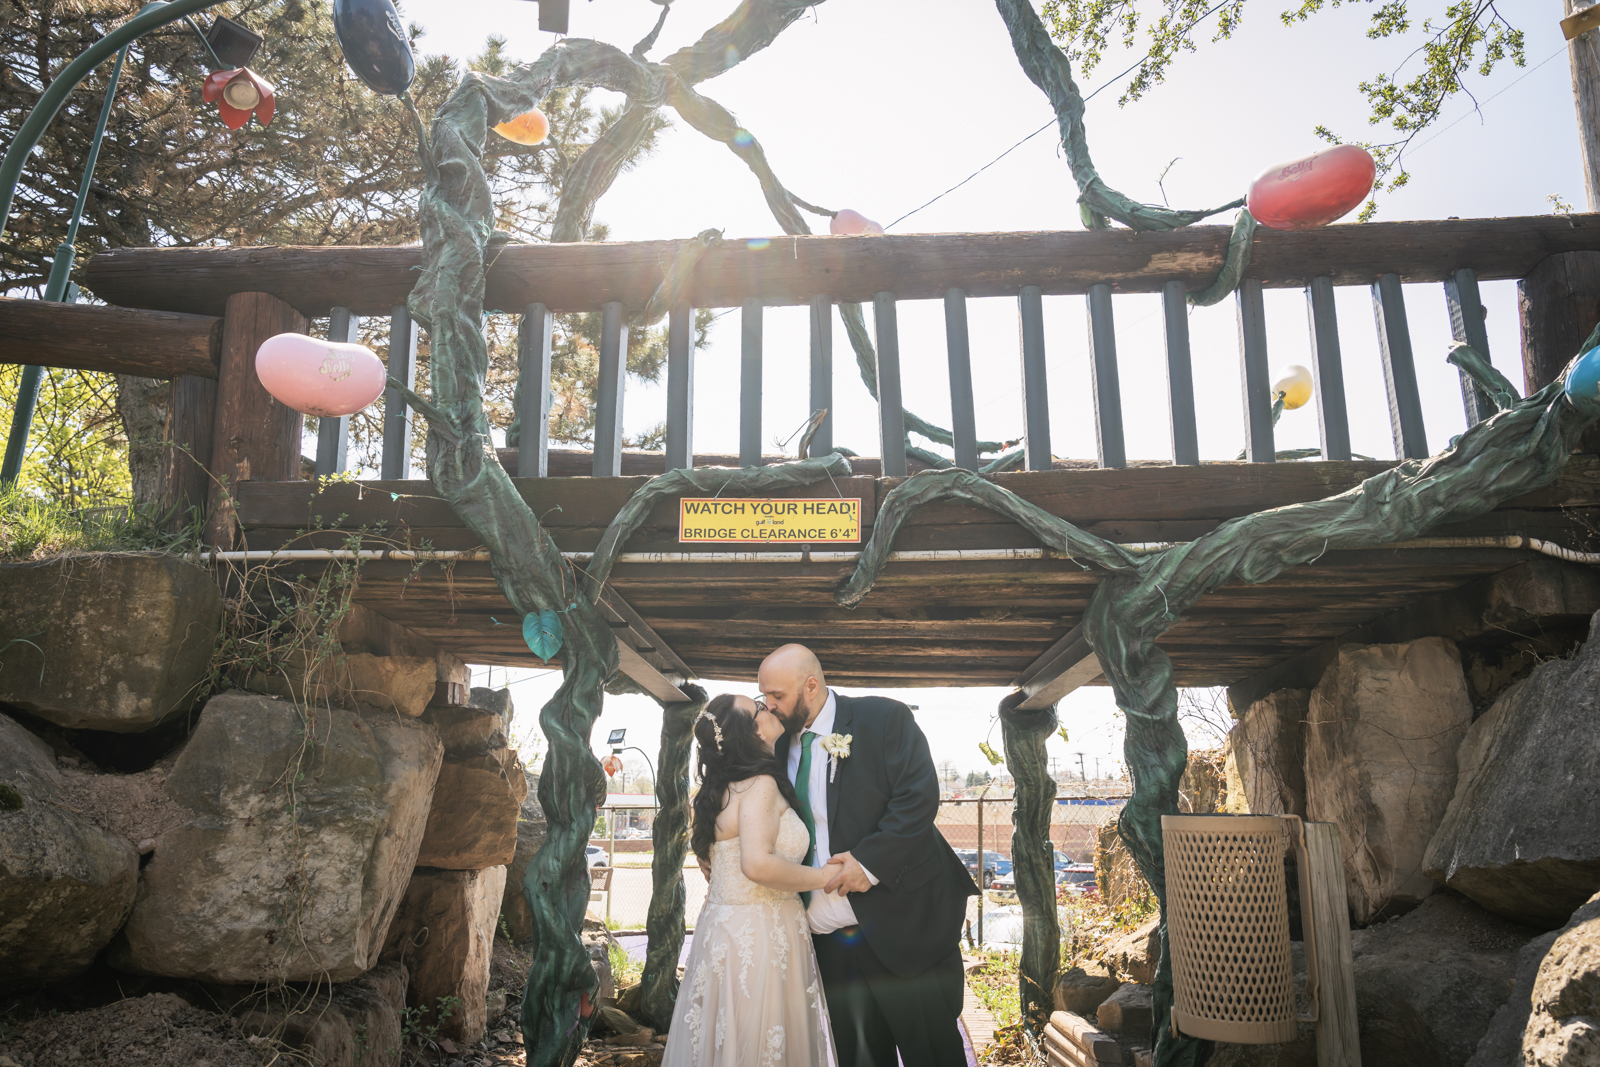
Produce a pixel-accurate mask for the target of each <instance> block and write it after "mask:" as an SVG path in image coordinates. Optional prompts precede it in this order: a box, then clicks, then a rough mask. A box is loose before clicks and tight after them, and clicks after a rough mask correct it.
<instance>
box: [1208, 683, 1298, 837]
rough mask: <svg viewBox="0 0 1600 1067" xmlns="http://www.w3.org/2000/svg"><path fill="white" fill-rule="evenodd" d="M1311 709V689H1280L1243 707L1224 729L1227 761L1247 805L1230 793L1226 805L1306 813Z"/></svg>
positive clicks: (1265, 811) (1255, 811) (1271, 812)
mask: <svg viewBox="0 0 1600 1067" xmlns="http://www.w3.org/2000/svg"><path fill="white" fill-rule="evenodd" d="M1310 714H1311V690H1309V689H1280V690H1278V691H1277V692H1276V693H1271V694H1269V695H1267V696H1264V697H1262V698H1261V699H1260V700H1258V701H1256V702H1255V703H1254V704H1251V705H1250V706H1249V707H1248V708H1246V709H1245V710H1244V713H1243V714H1242V715H1240V716H1239V719H1238V721H1237V722H1236V723H1235V724H1234V727H1233V729H1232V730H1231V731H1230V732H1229V734H1228V762H1229V766H1230V767H1231V768H1232V770H1231V771H1230V775H1232V776H1235V777H1237V779H1238V781H1239V786H1240V787H1241V788H1242V789H1243V790H1244V795H1245V799H1246V805H1245V806H1243V807H1242V808H1241V807H1239V806H1237V805H1234V804H1233V803H1232V799H1233V798H1231V797H1230V810H1234V811H1236V812H1238V813H1240V814H1243V813H1244V812H1246V811H1248V812H1249V813H1250V814H1253V815H1298V816H1300V817H1301V818H1305V814H1306V771H1305V759H1306V755H1305V723H1306V720H1307V719H1308V718H1309V717H1310Z"/></svg>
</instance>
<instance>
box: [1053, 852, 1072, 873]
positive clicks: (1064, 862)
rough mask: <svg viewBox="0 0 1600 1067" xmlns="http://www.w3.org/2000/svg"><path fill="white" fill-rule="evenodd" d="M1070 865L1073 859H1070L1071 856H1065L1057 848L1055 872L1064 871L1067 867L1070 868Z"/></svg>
mask: <svg viewBox="0 0 1600 1067" xmlns="http://www.w3.org/2000/svg"><path fill="white" fill-rule="evenodd" d="M1072 863H1073V859H1072V857H1071V856H1069V855H1067V854H1066V853H1065V852H1062V851H1061V850H1060V849H1059V848H1058V849H1056V871H1057V872H1060V871H1064V870H1066V869H1067V868H1068V867H1070V866H1072Z"/></svg>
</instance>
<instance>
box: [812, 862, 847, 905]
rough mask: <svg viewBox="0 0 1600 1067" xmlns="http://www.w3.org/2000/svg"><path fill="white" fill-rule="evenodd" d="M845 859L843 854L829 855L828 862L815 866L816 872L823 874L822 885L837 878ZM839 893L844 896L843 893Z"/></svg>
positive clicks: (842, 868)
mask: <svg viewBox="0 0 1600 1067" xmlns="http://www.w3.org/2000/svg"><path fill="white" fill-rule="evenodd" d="M845 859H846V856H845V855H838V856H829V857H828V862H827V863H824V864H823V865H822V866H821V867H818V868H817V873H818V874H820V875H822V876H823V879H824V881H823V886H824V887H825V886H826V885H827V884H828V883H829V882H832V881H833V880H834V879H835V878H837V877H838V875H839V873H840V872H841V871H843V870H844V861H845ZM839 895H840V896H844V894H843V893H840V894H839Z"/></svg>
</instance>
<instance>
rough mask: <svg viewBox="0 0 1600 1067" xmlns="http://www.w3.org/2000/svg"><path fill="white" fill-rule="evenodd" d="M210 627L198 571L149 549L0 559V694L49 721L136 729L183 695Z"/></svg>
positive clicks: (191, 696)
mask: <svg viewBox="0 0 1600 1067" xmlns="http://www.w3.org/2000/svg"><path fill="white" fill-rule="evenodd" d="M221 629H222V594H221V592H220V591H219V590H218V588H217V583H216V581H215V580H214V579H213V578H212V577H211V574H210V573H209V572H208V571H205V570H203V569H201V568H199V567H196V566H194V565H193V564H191V563H186V562H184V561H183V560H182V559H179V558H178V557H176V556H168V555H162V554H159V553H147V554H133V553H128V554H110V553H100V554H96V555H93V556H70V557H57V558H56V559H51V560H44V561H40V562H35V563H3V564H0V634H5V635H7V639H8V640H9V639H10V638H13V637H17V638H21V637H26V638H27V640H28V641H29V643H30V644H28V645H23V644H18V645H14V646H13V647H12V648H11V649H9V650H8V651H7V654H6V655H5V656H4V657H0V703H4V704H9V705H10V706H11V707H13V708H17V709H20V710H22V711H25V712H27V713H28V714H30V715H36V716H38V717H39V718H41V719H44V720H46V721H48V722H52V723H55V724H57V725H58V726H65V727H71V728H75V729H94V730H112V731H117V732H121V733H127V732H136V731H140V730H147V729H149V728H151V727H153V726H155V725H157V724H159V723H161V722H162V721H164V720H166V719H168V718H171V717H173V716H176V715H181V714H183V713H184V712H186V711H188V710H189V709H190V708H192V707H193V706H194V703H195V700H196V698H197V697H198V696H199V695H200V688H201V684H202V683H203V682H204V680H205V678H206V673H207V670H208V668H209V666H210V663H211V655H212V653H213V651H215V649H216V645H217V636H218V634H219V633H220V632H221Z"/></svg>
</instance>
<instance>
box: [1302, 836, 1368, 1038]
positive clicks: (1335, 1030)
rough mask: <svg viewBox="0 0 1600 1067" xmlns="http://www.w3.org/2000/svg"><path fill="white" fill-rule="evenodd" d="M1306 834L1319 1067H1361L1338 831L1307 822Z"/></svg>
mask: <svg viewBox="0 0 1600 1067" xmlns="http://www.w3.org/2000/svg"><path fill="white" fill-rule="evenodd" d="M1305 832H1306V854H1307V859H1308V862H1307V863H1306V867H1307V868H1308V869H1307V870H1305V871H1302V872H1301V874H1300V899H1301V900H1302V901H1309V902H1310V905H1311V918H1310V922H1309V923H1308V924H1306V925H1307V926H1308V927H1309V929H1308V930H1307V931H1306V932H1307V934H1308V935H1309V936H1311V937H1313V938H1314V939H1315V941H1316V945H1317V952H1316V956H1317V960H1316V966H1317V1009H1318V1010H1317V1067H1361V1035H1360V1034H1359V1033H1358V1032H1357V1028H1356V971H1355V960H1354V956H1353V954H1352V952H1351V948H1350V902H1349V900H1348V899H1347V898H1346V897H1345V888H1344V853H1343V851H1342V849H1341V847H1340V843H1339V826H1338V824H1337V823H1331V822H1308V823H1306V824H1305Z"/></svg>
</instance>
